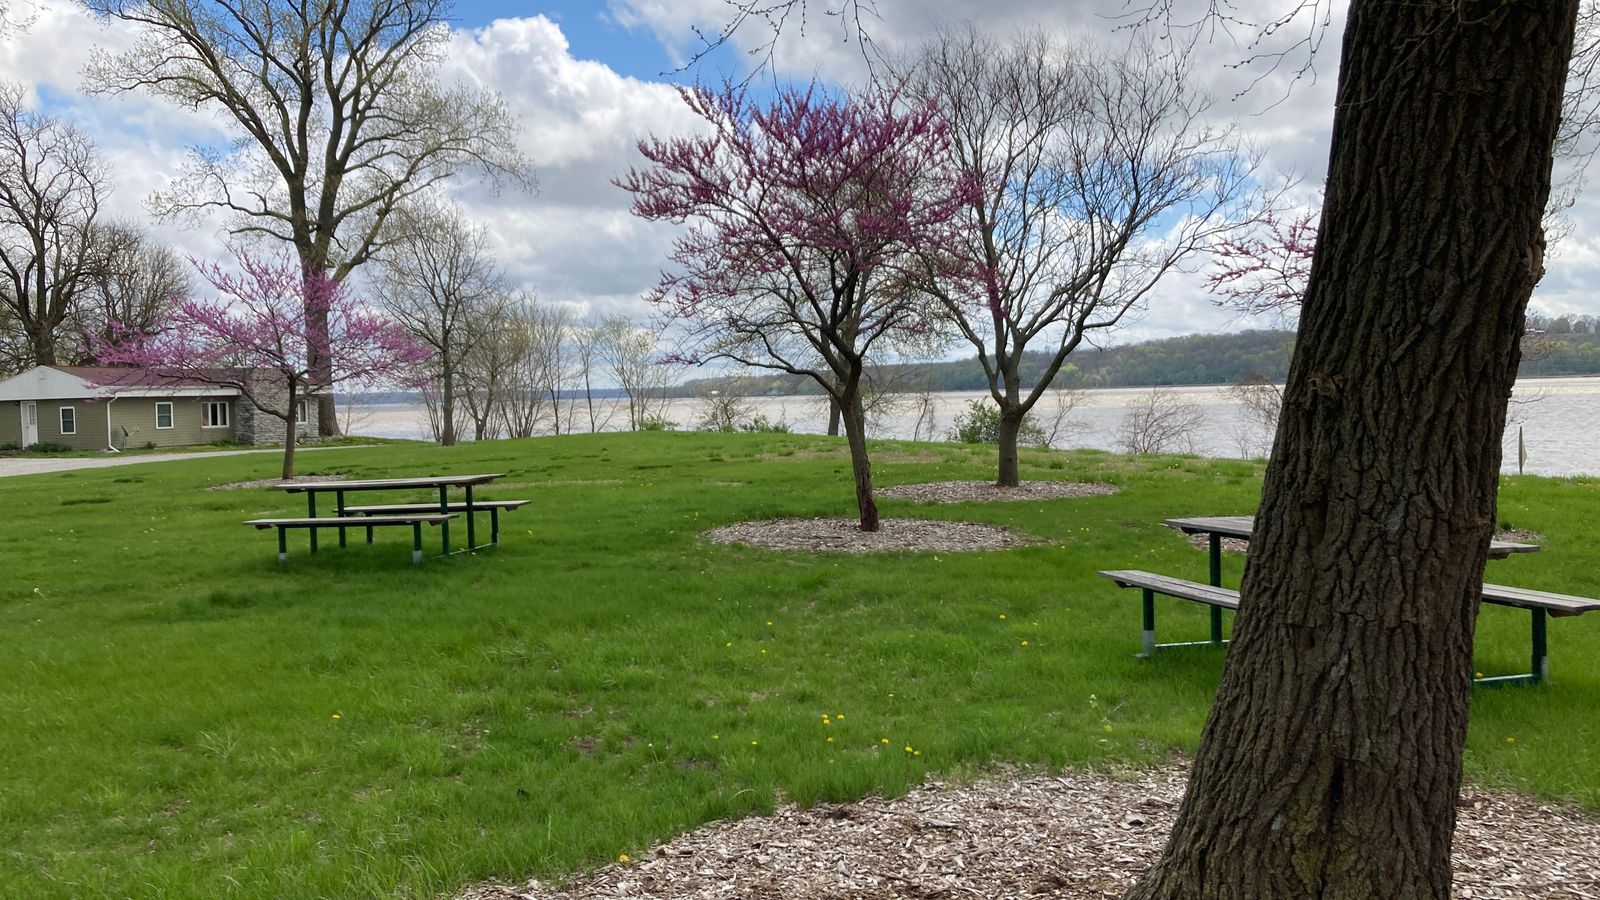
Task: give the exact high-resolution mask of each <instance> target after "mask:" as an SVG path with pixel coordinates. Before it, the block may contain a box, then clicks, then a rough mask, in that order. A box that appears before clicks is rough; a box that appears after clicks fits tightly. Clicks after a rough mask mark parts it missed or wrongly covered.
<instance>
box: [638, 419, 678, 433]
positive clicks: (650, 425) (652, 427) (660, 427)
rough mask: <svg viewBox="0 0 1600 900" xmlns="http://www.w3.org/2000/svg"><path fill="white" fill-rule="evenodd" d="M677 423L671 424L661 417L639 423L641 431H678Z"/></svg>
mask: <svg viewBox="0 0 1600 900" xmlns="http://www.w3.org/2000/svg"><path fill="white" fill-rule="evenodd" d="M677 428H678V423H677V422H670V421H668V420H666V419H665V418H662V417H661V416H650V417H649V418H647V419H645V420H644V421H643V422H640V423H639V430H640V431H676V430H677Z"/></svg>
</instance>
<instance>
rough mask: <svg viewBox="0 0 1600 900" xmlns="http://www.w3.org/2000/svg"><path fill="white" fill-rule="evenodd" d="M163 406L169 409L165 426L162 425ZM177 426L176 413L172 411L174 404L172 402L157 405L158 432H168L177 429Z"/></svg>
mask: <svg viewBox="0 0 1600 900" xmlns="http://www.w3.org/2000/svg"><path fill="white" fill-rule="evenodd" d="M163 406H165V407H166V408H167V424H165V425H163V424H161V407H163ZM176 425H177V420H176V419H175V418H174V411H173V409H172V404H171V403H170V402H160V403H157V404H156V430H158V431H167V430H169V429H171V428H173V427H175V426H176Z"/></svg>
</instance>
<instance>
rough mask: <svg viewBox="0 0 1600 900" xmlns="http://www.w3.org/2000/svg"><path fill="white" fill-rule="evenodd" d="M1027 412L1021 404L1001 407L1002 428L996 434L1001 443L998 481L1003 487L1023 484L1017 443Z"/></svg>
mask: <svg viewBox="0 0 1600 900" xmlns="http://www.w3.org/2000/svg"><path fill="white" fill-rule="evenodd" d="M1026 417H1027V413H1026V412H1024V411H1023V410H1022V408H1021V407H1020V406H1006V405H1004V404H1002V405H1001V407H1000V430H999V433H998V434H997V435H996V437H997V439H998V441H999V444H1000V467H999V468H1000V472H999V477H998V478H997V479H996V483H997V484H999V485H1001V486H1002V487H1017V486H1018V485H1020V484H1022V470H1021V466H1020V463H1019V462H1018V459H1017V443H1018V439H1019V438H1020V437H1021V435H1022V420H1023V419H1024V418H1026Z"/></svg>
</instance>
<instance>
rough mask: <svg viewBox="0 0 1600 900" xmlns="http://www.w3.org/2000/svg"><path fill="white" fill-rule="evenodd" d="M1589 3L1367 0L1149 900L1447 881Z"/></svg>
mask: <svg viewBox="0 0 1600 900" xmlns="http://www.w3.org/2000/svg"><path fill="white" fill-rule="evenodd" d="M1576 11H1577V0H1544V2H1538V3H1505V2H1502V0H1493V2H1489V0H1474V2H1460V3H1457V2H1442V0H1435V2H1429V3H1397V2H1392V0H1382V2H1380V0H1355V2H1353V3H1352V4H1351V9H1350V16H1349V23H1348V26H1347V29H1346V34H1345V45H1344V56H1343V63H1342V70H1341V74H1340V83H1339V99H1338V113H1337V116H1336V119H1335V122H1334V135H1333V153H1332V158H1331V161H1330V165H1329V180H1328V191H1327V201H1326V204H1325V205H1324V208H1323V221H1322V226H1321V229H1320V234H1321V239H1320V243H1319V246H1318V247H1317V252H1316V257H1315V262H1314V264H1313V268H1312V272H1311V279H1310V284H1309V288H1308V291H1307V294H1306V298H1305V305H1304V309H1303V311H1302V314H1301V324H1300V334H1299V339H1298V341H1297V344H1296V351H1295V356H1294V361H1293V364H1292V365H1291V367H1290V372H1289V381H1288V385H1287V388H1286V390H1285V395H1284V410H1283V415H1282V418H1281V420H1280V424H1279V429H1278V437H1277V443H1276V447H1275V449H1274V453H1273V457H1272V462H1271V464H1270V465H1269V467H1268V470H1267V476H1266V484H1265V487H1264V490H1263V494H1262V501H1261V508H1260V511H1259V513H1258V515H1257V524H1256V533H1255V538H1254V540H1253V542H1252V545H1251V549H1250V559H1249V564H1248V567H1247V570H1246V573H1245V577H1244V584H1243V601H1242V603H1241V606H1240V614H1239V617H1238V621H1237V623H1236V627H1235V630H1234V643H1233V645H1232V647H1231V648H1230V650H1229V652H1228V660H1227V665H1226V668H1225V670H1224V672H1223V677H1222V684H1221V686H1220V687H1219V689H1218V691H1217V697H1216V701H1215V704H1214V706H1213V707H1212V710H1211V715H1210V718H1209V720H1208V721H1207V723H1206V728H1205V733H1204V736H1203V738H1202V740H1201V745H1200V749H1199V752H1198V754H1197V755H1196V758H1195V763H1194V770H1193V774H1192V781H1191V784H1190V787H1189V794H1188V796H1187V798H1186V799H1185V801H1184V804H1183V808H1182V810H1181V812H1180V813H1179V817H1178V821H1177V824H1176V826H1175V827H1174V829H1173V833H1172V837H1171V840H1170V843H1169V844H1168V846H1167V849H1166V852H1165V854H1164V855H1163V857H1162V859H1161V860H1160V861H1159V862H1158V863H1157V864H1156V866H1155V868H1153V869H1152V870H1151V871H1150V872H1149V873H1148V874H1147V875H1146V877H1145V879H1144V880H1143V881H1142V882H1141V883H1140V884H1139V886H1138V887H1136V888H1135V889H1134V890H1133V891H1132V892H1131V893H1130V894H1129V897H1130V898H1138V900H1154V898H1161V900H1168V898H1202V897H1204V898H1208V900H1210V898H1303V897H1317V898H1324V900H1368V898H1373V897H1384V898H1437V900H1444V898H1447V897H1448V896H1449V889H1450V878H1451V869H1450V840H1451V834H1452V831H1453V826H1454V822H1455V803H1456V797H1457V791H1458V788H1459V783H1460V777H1461V749H1462V744H1463V743H1464V741H1465V738H1466V729H1467V712H1468V705H1469V700H1470V694H1471V678H1472V666H1471V657H1472V632H1473V625H1474V622H1475V619H1476V616H1477V608H1478V593H1479V590H1480V586H1481V583H1482V580H1483V566H1484V560H1485V556H1486V553H1487V549H1488V543H1489V540H1490V537H1491V532H1492V529H1493V526H1494V522H1495V490H1496V485H1497V481H1498V472H1499V467H1500V439H1501V433H1502V431H1503V428H1504V424H1505V412H1506V400H1507V397H1508V396H1509V395H1510V392H1511V386H1512V381H1513V379H1514V377H1515V375H1516V369H1517V362H1518V359H1519V351H1518V338H1519V337H1520V336H1521V333H1522V329H1523V311H1524V308H1525V306H1526V304H1527V300H1528V296H1529V294H1530V293H1531V291H1532V289H1533V286H1534V283H1535V282H1536V281H1537V280H1538V278H1539V276H1540V274H1541V271H1542V264H1541V257H1542V248H1543V237H1542V234H1541V231H1540V218H1541V213H1542V211H1543V207H1544V204H1545V200H1546V198H1547V195H1548V193H1549V189H1550V167H1551V147H1552V142H1553V139H1554V137H1555V132H1556V123H1557V118H1558V116H1559V114H1560V106H1561V98H1562V89H1563V82H1564V79H1565V73H1566V64H1567V59H1568V56H1569V54H1570V51H1571V46H1572V35H1573V24H1574V20H1575V17H1576Z"/></svg>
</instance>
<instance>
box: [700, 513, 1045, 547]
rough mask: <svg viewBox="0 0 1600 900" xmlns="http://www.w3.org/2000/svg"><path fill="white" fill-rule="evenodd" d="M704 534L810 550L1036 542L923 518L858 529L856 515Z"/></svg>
mask: <svg viewBox="0 0 1600 900" xmlns="http://www.w3.org/2000/svg"><path fill="white" fill-rule="evenodd" d="M705 536H706V539H707V540H710V541H713V542H715V543H718V544H747V545H749V546H752V547H761V548H764V549H767V550H799V551H804V552H808V553H821V552H834V553H881V552H884V551H889V550H935V551H940V550H943V551H950V552H956V551H963V550H1005V549H1008V548H1011V547H1025V546H1028V545H1029V544H1031V543H1034V542H1033V541H1030V540H1028V539H1026V538H1023V537H1021V536H1019V535H1017V534H1015V533H1014V532H1011V531H1009V530H1007V529H1005V528H1002V527H1000V526H999V525H986V524H982V523H979V522H941V521H932V520H927V519H881V520H879V523H878V530H877V531H862V530H861V529H860V527H859V522H858V521H857V520H856V519H769V520H767V521H764V522H739V523H737V524H735V525H726V526H723V527H722V528H714V529H712V530H710V531H707V532H706V533H705Z"/></svg>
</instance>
